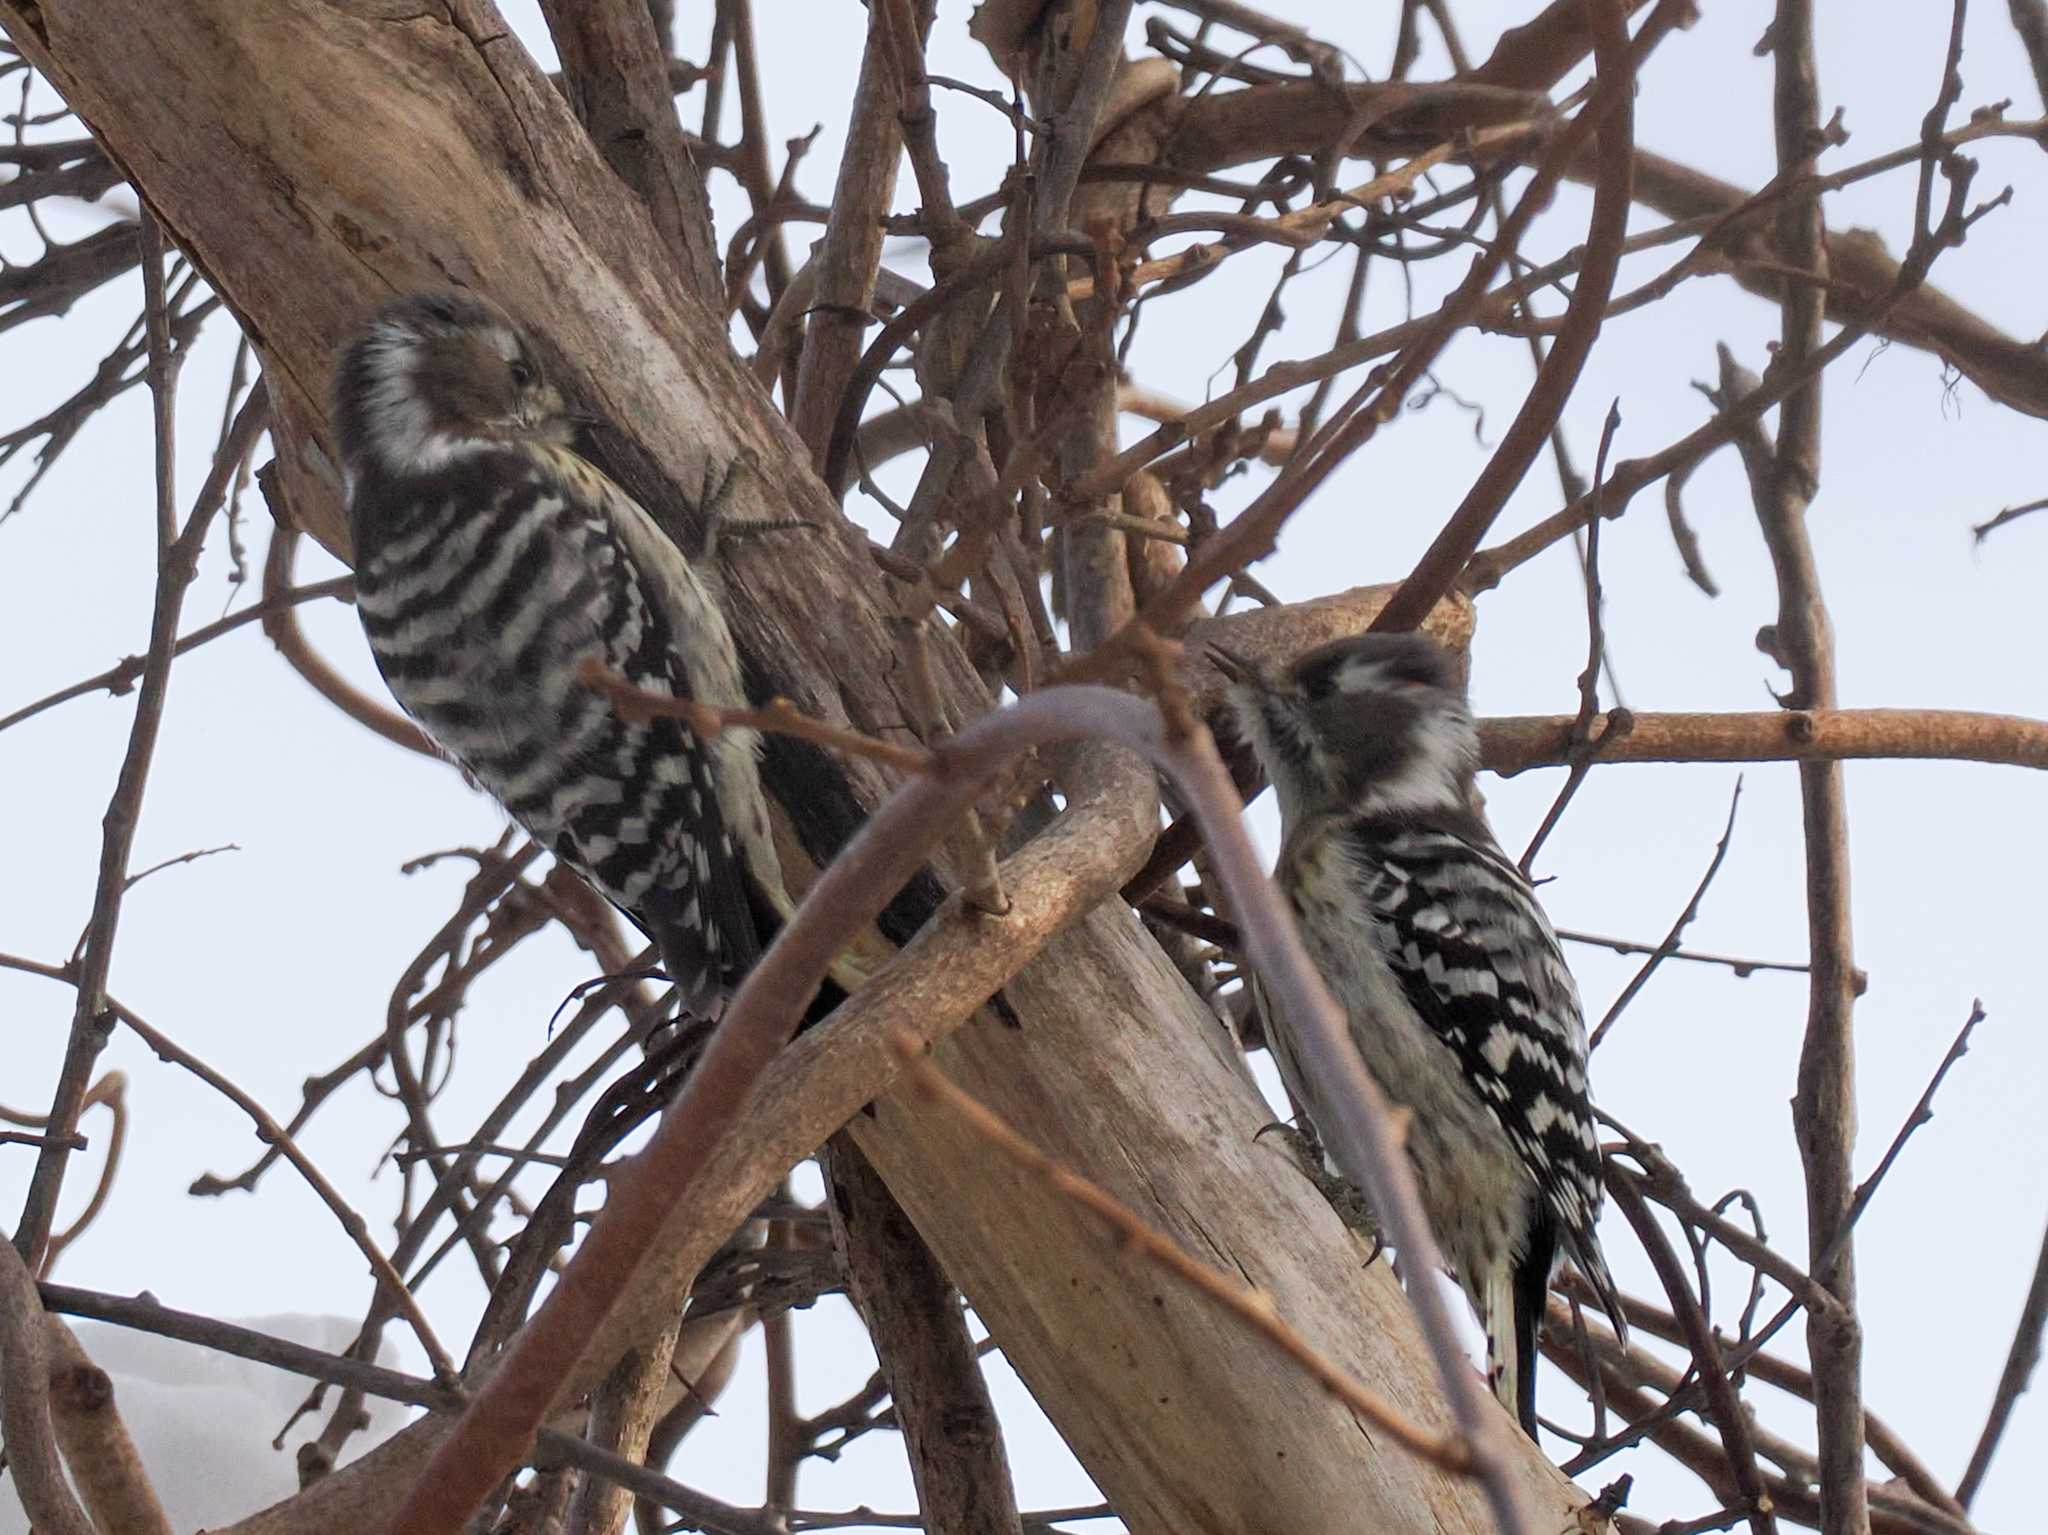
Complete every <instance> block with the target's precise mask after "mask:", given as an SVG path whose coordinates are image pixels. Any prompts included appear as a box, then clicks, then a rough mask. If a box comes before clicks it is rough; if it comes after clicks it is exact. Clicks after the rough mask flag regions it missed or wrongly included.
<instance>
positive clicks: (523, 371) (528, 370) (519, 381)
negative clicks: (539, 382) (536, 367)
mask: <svg viewBox="0 0 2048 1535" xmlns="http://www.w3.org/2000/svg"><path fill="white" fill-rule="evenodd" d="M538 376H539V375H538V374H536V373H535V372H534V371H533V364H532V363H530V362H528V361H527V360H526V359H525V358H524V357H515V358H513V359H512V382H513V383H514V384H515V385H517V386H518V387H519V388H521V389H531V388H532V387H533V382H534V380H535V378H537V377H538Z"/></svg>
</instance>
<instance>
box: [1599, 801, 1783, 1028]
mask: <svg viewBox="0 0 2048 1535" xmlns="http://www.w3.org/2000/svg"><path fill="white" fill-rule="evenodd" d="M1741 805H1742V779H1741V778H1740V777H1739V776H1738V777H1737V778H1736V780H1735V792H1734V793H1733V794H1731V795H1729V796H1728V824H1727V825H1726V826H1724V827H1722V828H1721V840H1720V841H1718V842H1716V843H1715V844H1714V856H1713V857H1712V858H1711V859H1709V860H1708V862H1707V872H1706V873H1704V874H1702V875H1701V876H1700V882H1699V883H1698V884H1697V885H1695V886H1694V887H1693V892H1692V899H1691V900H1689V901H1687V902H1686V903H1685V909H1684V910H1683V911H1681V912H1680V913H1679V914H1678V920H1677V921H1675V922H1673V923H1672V924H1671V931H1670V932H1668V933H1666V934H1665V935H1664V941H1663V942H1662V943H1660V944H1658V945H1657V947H1656V948H1655V949H1653V950H1652V951H1651V952H1650V957H1649V958H1648V959H1647V960H1646V961H1644V963H1643V966H1642V968H1641V969H1640V970H1638V971H1636V973H1635V974H1634V975H1632V976H1630V977H1629V982H1628V984H1627V985H1626V986H1624V987H1622V988H1621V995H1620V996H1618V997H1616V998H1615V999H1614V1001H1613V1003H1612V1004H1611V1005H1610V1006H1609V1007H1608V1009H1607V1011H1606V1012H1605V1013H1604V1014H1602V1015H1601V1018H1600V1026H1599V1027H1598V1028H1596V1029H1594V1030H1593V1037H1592V1039H1591V1041H1590V1042H1589V1043H1588V1044H1587V1046H1586V1048H1587V1049H1588V1050H1589V1051H1591V1050H1598V1049H1599V1048H1600V1041H1601V1040H1603V1039H1605V1038H1606V1037H1607V1031H1608V1030H1609V1029H1611V1028H1613V1027H1614V1020H1615V1019H1617V1018H1619V1017H1620V1016H1621V1013H1622V1009H1623V1008H1625V1007H1627V1006H1628V1005H1629V1003H1631V1002H1633V1001H1634V1000H1635V998H1636V993H1638V992H1639V991H1641V990H1642V989H1643V988H1644V987H1645V986H1647V985H1649V983H1650V977H1651V976H1652V975H1654V974H1655V973H1656V971H1657V967H1658V966H1659V965H1661V964H1663V963H1664V961H1665V960H1667V959H1669V958H1671V957H1672V956H1673V955H1674V954H1676V953H1677V952H1678V940H1679V939H1680V938H1683V937H1684V936H1685V930H1686V929H1687V928H1688V927H1690V926H1692V921H1693V918H1695V917H1697V916H1698V915H1699V914H1700V902H1701V901H1702V900H1704V899H1705V898H1706V894H1707V888H1708V887H1709V886H1710V885H1712V884H1713V883H1714V876H1715V875H1717V874H1719V873H1720V872H1721V862H1722V860H1723V859H1725V858H1726V857H1727V856H1728V844H1729V843H1730V842H1731V841H1732V840H1733V839H1734V837H1735V812H1736V811H1737V810H1738V809H1739V808H1740V807H1741ZM1799 968H1804V967H1803V966H1802V967H1799Z"/></svg>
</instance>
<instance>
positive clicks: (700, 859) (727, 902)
mask: <svg viewBox="0 0 2048 1535" xmlns="http://www.w3.org/2000/svg"><path fill="white" fill-rule="evenodd" d="M534 458H535V461H536V462H537V463H538V464H539V465H540V466H541V468H542V472H543V473H545V474H547V475H548V476H549V478H551V479H552V480H553V481H554V483H555V484H556V485H557V486H558V487H559V489H560V491H561V493H562V494H563V495H565V496H567V497H569V498H571V499H572V500H573V501H575V502H576V503H577V504H579V505H580V506H583V507H587V508H588V509H590V510H591V511H593V512H596V513H598V514H600V515H601V517H602V520H603V522H604V523H605V525H606V528H607V530H608V532H609V534H610V536H611V539H612V540H613V542H614V544H615V547H616V550H617V553H618V555H619V569H620V571H621V573H622V576H623V578H624V580H625V581H626V582H627V586H628V594H629V600H630V601H631V602H633V603H635V604H637V606H638V608H639V610H640V611H641V613H642V616H643V618H644V621H643V623H642V624H641V625H640V634H639V643H638V644H637V645H635V646H633V647H632V648H631V649H630V650H627V649H625V648H624V647H611V646H607V647H606V648H605V650H604V651H602V652H601V654H600V659H601V660H602V661H603V663H604V664H605V666H606V668H607V669H608V670H610V671H612V672H614V673H616V674H617V675H619V676H621V677H623V678H625V679H626V680H627V681H628V682H630V683H632V684H633V685H634V686H635V687H638V688H642V689H644V690H646V691H649V692H654V693H663V694H666V695H668V696H669V697H672V698H694V699H697V700H699V701H701V702H704V703H709V704H714V705H717V706H721V707H732V706H734V705H737V704H740V703H743V702H744V697H743V696H742V695H741V694H740V692H739V679H738V674H737V667H736V666H734V665H733V664H732V662H731V660H730V656H731V651H730V640H729V638H728V637H726V636H725V635H724V634H723V633H722V632H721V633H720V634H718V635H716V636H707V635H705V634H704V633H703V630H704V627H705V625H706V624H707V623H708V622H713V621H715V622H716V623H717V624H718V625H719V626H720V629H721V631H722V626H723V622H724V621H723V618H722V617H720V616H718V610H717V608H716V606H715V603H714V602H713V599H712V597H711V595H710V593H709V592H708V591H707V590H706V589H705V587H704V584H703V582H702V581H701V580H699V579H698V577H697V575H696V573H695V572H694V571H693V570H691V569H690V566H689V563H688V561H686V560H685V559H684V558H683V554H682V551H681V550H679V549H678V548H676V546H675V544H674V543H673V542H671V541H670V540H669V538H668V537H667V535H665V534H664V533H663V532H662V531H661V529H660V528H659V527H657V526H656V525H655V523H654V520H653V519H652V518H651V517H649V516H648V514H647V512H646V510H645V509H644V508H643V507H642V506H641V505H640V503H639V502H637V501H635V500H634V499H633V498H632V497H631V496H630V495H628V494H627V493H626V492H625V491H624V490H623V489H621V488H620V487H619V486H618V485H617V484H616V483H615V482H614V481H612V480H611V479H610V478H609V477H608V476H606V475H605V474H604V473H603V472H602V471H600V470H599V469H598V468H596V466H594V465H592V464H590V463H589V462H588V461H586V460H584V459H582V458H580V457H578V456H577V455H575V454H573V453H569V452H567V451H565V450H559V449H556V450H548V451H545V452H541V453H536V454H535V455H534ZM642 728H644V729H646V730H647V731H648V732H649V749H650V754H651V760H654V761H657V762H662V761H669V762H674V763H676V764H678V767H677V768H676V769H675V770H674V776H677V777H678V778H679V779H680V780H682V781H679V782H676V783H673V784H669V785H666V786H665V789H664V793H663V795H662V799H661V801H660V804H661V809H662V817H663V820H664V821H665V822H666V825H665V826H664V827H663V828H662V830H663V832H664V833H665V834H667V835H669V836H672V837H676V838H678V839H680V841H681V844H682V845H681V848H680V856H683V857H686V858H688V859H689V860H690V861H691V864H692V869H691V873H692V876H693V877H692V878H691V879H689V880H687V881H685V882H684V883H683V884H682V885H680V886H674V885H670V886H664V887H658V888H657V889H656V890H654V891H652V892H650V894H649V896H648V898H647V900H646V901H644V902H643V903H641V909H640V910H638V911H634V912H631V913H629V915H631V916H632V917H633V918H634V920H635V921H636V922H637V923H638V924H639V925H640V926H641V927H642V928H643V930H645V931H646V932H647V933H648V936H649V937H651V938H653V939H654V941H655V942H656V944H657V945H658V946H659V947H660V949H661V953H662V962H663V966H664V968H666V969H667V970H668V972H669V976H670V979H671V980H673V981H674V982H675V983H676V985H677V986H678V987H679V988H681V989H682V991H683V994H684V1000H685V1005H686V1006H687V1007H689V1009H690V1010H691V1011H692V1012H695V1013H697V1014H699V1015H704V1014H708V1013H712V1012H715V1011H716V1010H717V1008H718V1006H719V1004H720V1002H721V1001H722V994H724V993H727V992H729V991H730V990H731V989H732V987H734V986H736V985H737V984H738V982H739V979H740V978H741V977H742V976H744V975H745V973H746V972H747V970H749V969H750V968H751V967H752V966H753V963H754V961H755V960H756V959H757V958H758V957H759V956H760V952H761V944H762V939H763V936H764V935H763V934H762V933H761V932H760V930H759V928H758V926H757V924H756V920H755V916H754V912H753V908H752V906H751V904H750V903H749V900H748V894H747V869H746V864H745V862H744V860H743V857H742V853H741V849H740V841H739V831H738V829H737V828H735V827H733V826H732V825H731V824H729V822H728V819H727V817H728V814H729V811H730V808H731V807H729V806H728V805H727V804H726V803H725V802H724V796H723V795H722V794H721V793H720V789H721V788H722V787H723V784H722V779H721V774H720V773H719V771H718V768H719V766H720V763H719V760H718V759H719V757H720V755H721V754H723V753H728V752H731V751H734V750H742V751H744V750H750V749H751V748H749V747H746V746H744V745H742V744H741V743H737V742H731V741H726V740H724V739H717V740H711V741H706V740H703V739H701V738H699V737H698V735H697V734H696V733H695V732H694V731H693V730H691V729H690V728H689V727H688V726H687V725H685V724H684V723H683V722H682V721H681V720H678V719H674V718H669V717H659V718H655V719H652V720H649V721H648V722H647V723H646V725H645V726H644V727H642Z"/></svg>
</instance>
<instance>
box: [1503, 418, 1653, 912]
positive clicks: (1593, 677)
mask: <svg viewBox="0 0 2048 1535" xmlns="http://www.w3.org/2000/svg"><path fill="white" fill-rule="evenodd" d="M1620 430H1621V401H1620V400H1616V401H1615V402H1614V403H1613V404H1612V405H1610V406H1608V407H1607V420H1606V422H1605V424H1604V425H1603V426H1602V427H1601V430H1600V451H1599V454H1598V456H1597V457H1596V458H1595V460H1594V463H1593V489H1592V497H1593V515H1592V519H1591V520H1590V521H1589V522H1588V523H1587V524H1586V554H1585V583H1586V667H1585V670H1584V671H1582V672H1580V673H1579V712H1578V715H1577V716H1576V717H1575V718H1574V719H1573V721H1572V736H1573V740H1574V742H1575V749H1574V752H1573V755H1572V761H1571V767H1570V771H1568V772H1567V773H1566V774H1565V778H1564V786H1563V787H1562V788H1560V789H1559V790H1558V791H1557V798H1556V799H1554V800H1552V801H1551V802H1550V809H1549V810H1547V811H1546V812H1544V816H1543V819H1542V821H1541V822H1540V823H1539V824H1538V825H1537V827H1536V834H1535V835H1534V836H1532V837H1531V838H1530V839H1529V845H1528V846H1527V847H1526V848H1524V849H1523V850H1522V856H1521V859H1520V864H1519V866H1520V868H1521V870H1522V877H1523V878H1524V879H1527V878H1528V877H1529V874H1530V870H1532V869H1533V868H1534V867H1535V865H1536V854H1537V853H1538V852H1539V851H1540V850H1541V849H1542V847H1543V844H1544V843H1545V842H1546V841H1547V840H1548V839H1549V837H1550V834H1551V832H1552V831H1553V830H1555V829H1556V827H1557V823H1558V822H1559V821H1560V820H1562V819H1563V818H1564V812H1565V807H1566V806H1568V805H1569V804H1571V802H1572V800H1573V798H1574V797H1576V795H1577V794H1578V792H1579V785H1581V784H1583V783H1584V782H1585V781H1586V775H1587V774H1588V773H1590V772H1591V771H1592V769H1593V759H1594V758H1596V757H1597V756H1599V754H1600V748H1601V747H1602V746H1604V745H1605V744H1606V743H1607V740H1608V738H1609V737H1611V736H1613V735H1614V734H1615V732H1616V731H1620V733H1621V734H1624V735H1625V734H1627V729H1626V727H1625V726H1621V725H1619V724H1617V723H1616V722H1617V721H1620V720H1624V719H1626V718H1627V717H1628V713H1627V711H1626V710H1624V709H1620V708H1617V709H1616V710H1615V711H1614V712H1613V713H1612V714H1610V715H1609V716H1608V717H1607V719H1606V720H1605V721H1603V722H1602V727H1601V731H1600V734H1599V736H1598V737H1595V735H1594V734H1593V719H1594V716H1595V715H1597V714H1598V713H1599V712H1600V668H1601V663H1602V661H1603V660H1605V658H1606V655H1607V624H1606V619H1605V615H1604V612H1603V608H1604V606H1605V603H1604V599H1603V597H1602V594H1601V589H1600V488H1601V486H1602V485H1604V484H1605V483H1606V481H1607V455H1608V453H1609V452H1610V451H1611V450H1612V449H1613V447H1614V435H1615V433H1616V432H1618V431H1620Z"/></svg>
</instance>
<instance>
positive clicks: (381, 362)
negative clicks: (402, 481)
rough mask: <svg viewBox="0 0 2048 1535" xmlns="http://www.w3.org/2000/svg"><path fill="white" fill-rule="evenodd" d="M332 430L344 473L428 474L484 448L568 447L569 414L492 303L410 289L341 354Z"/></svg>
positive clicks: (573, 419)
mask: <svg viewBox="0 0 2048 1535" xmlns="http://www.w3.org/2000/svg"><path fill="white" fill-rule="evenodd" d="M334 411H335V427H336V431H337V433H338V435H339V437H340V440H341V450H342V457H343V459H344V461H345V462H346V463H347V464H348V466H349V469H350V472H351V473H358V472H360V471H361V470H362V469H363V468H365V467H367V466H369V465H372V464H374V465H376V466H378V467H381V468H382V469H384V470H385V471H387V472H389V473H393V474H405V473H426V472H431V471H433V470H436V469H440V468H444V467H446V466H447V465H448V464H449V463H452V462H454V461H455V460H457V459H459V458H461V457H464V456H465V455H467V454H469V453H473V452H475V451H477V450H479V449H483V448H488V447H490V446H491V445H494V444H498V443H507V442H539V443H555V444H566V443H568V442H569V441H570V440H571V439H572V438H573V437H574V436H575V433H576V430H577V428H578V427H579V426H581V425H584V424H587V421H588V419H589V418H587V417H582V416H577V415H574V414H572V413H571V412H570V411H569V410H568V409H567V408H566V407H565V406H564V404H563V402H562V395H561V392H560V391H559V390H558V389H556V388H555V386H554V385H553V384H551V383H549V382H548V380H547V378H546V375H545V374H544V373H543V372H542V369H541V361H540V355H539V353H538V351H537V350H536V349H535V347H534V346H533V345H532V343H531V342H530V341H529V340H528V338H527V336H526V335H525V333H524V332H523V331H521V330H520V328H519V327H518V326H517V325H516V324H514V323H513V321H512V320H511V319H510V318H509V317H508V316H507V315H506V314H505V312H504V311H503V310H502V309H500V308H498V306H497V305H495V304H493V303H491V302H490V301H489V300H487V299H484V298H480V297H478V296H476V295H475V294H471V293H457V292H443V293H417V294H413V295H412V296H410V297H408V298H402V299H398V300H396V301H395V302H393V303H390V304H387V305H386V306H385V307H384V308H382V309H380V310H379V311H378V312H377V313H376V315H375V316H373V317H372V318H371V319H370V321H369V322H368V323H367V324H366V325H364V327H363V328H362V330H361V331H359V332H358V333H357V334H356V336H355V338H354V340H352V341H351V342H350V343H349V344H348V346H347V348H346V349H345V350H344V351H343V353H342V357H341V363H340V366H339V367H338V369H337V370H336V374H335V400H334Z"/></svg>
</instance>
